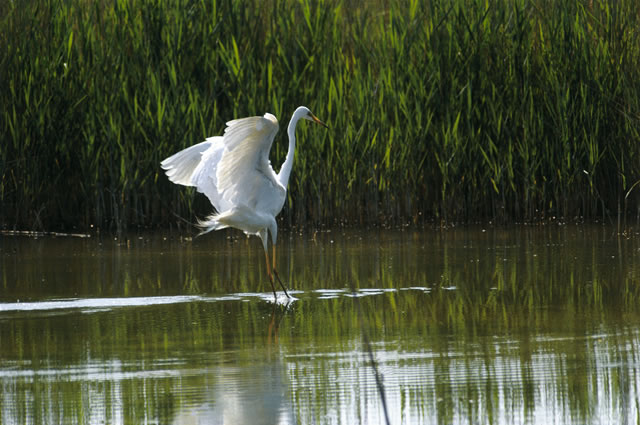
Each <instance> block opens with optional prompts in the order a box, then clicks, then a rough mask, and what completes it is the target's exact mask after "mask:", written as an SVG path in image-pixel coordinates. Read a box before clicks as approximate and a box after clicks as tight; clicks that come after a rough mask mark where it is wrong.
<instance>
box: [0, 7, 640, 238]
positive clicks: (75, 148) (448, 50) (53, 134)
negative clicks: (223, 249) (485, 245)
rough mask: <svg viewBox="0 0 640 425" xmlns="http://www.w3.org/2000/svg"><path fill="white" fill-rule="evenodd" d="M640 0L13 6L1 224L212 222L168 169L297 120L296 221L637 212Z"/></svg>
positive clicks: (288, 212)
mask: <svg viewBox="0 0 640 425" xmlns="http://www.w3.org/2000/svg"><path fill="white" fill-rule="evenodd" d="M639 31H640V9H638V7H637V4H636V2H635V1H632V0H621V1H618V2H607V1H597V0H589V1H587V0H584V1H581V0H572V1H551V0H531V1H526V0H509V1H507V0H503V1H496V2H486V1H480V0H431V1H427V0H410V1H402V2H401V1H390V2H373V3H367V4H366V5H362V4H360V2H354V1H350V0H342V1H341V0H326V1H313V2H312V1H306V0H301V1H275V0H273V1H231V0H229V1H224V0H223V1H216V0H168V1H158V0H130V1H124V0H112V1H111V0H110V1H107V0H98V1H93V2H90V1H87V0H45V1H32V0H15V1H12V2H4V3H3V4H2V5H0V134H1V136H0V137H1V139H2V140H1V143H0V174H1V175H2V179H1V180H0V205H1V207H0V225H1V226H2V227H5V228H28V229H39V228H42V229H46V230H51V229H60V228H81V229H88V228H90V227H91V226H97V227H100V228H111V229H114V228H117V229H126V228H132V227H136V226H173V225H181V223H183V222H184V221H183V219H186V220H187V221H193V218H194V216H196V215H197V216H203V215H205V214H207V213H208V212H209V206H208V203H207V202H206V199H205V198H204V197H202V196H201V195H196V193H195V192H194V191H193V190H185V189H184V188H183V187H178V186H174V185H172V184H171V183H170V182H168V181H167V179H166V178H165V177H164V175H163V174H162V170H161V169H160V168H159V162H160V161H161V160H162V159H163V158H165V157H166V156H168V155H170V154H172V153H173V152H175V151H177V150H179V149H182V148H184V147H186V146H189V145H191V144H194V143H196V142H199V141H201V140H203V139H204V138H205V137H206V136H210V135H215V134H220V133H221V132H222V131H223V128H224V123H225V122H226V121H227V120H230V119H233V118H236V117H243V116H249V115H258V114H259V115H261V114H263V113H264V112H266V111H269V112H271V113H273V114H275V115H276V116H277V117H278V118H279V119H280V123H281V124H280V126H281V132H280V134H279V135H278V136H277V138H276V142H275V143H274V148H273V150H272V158H271V159H272V163H273V164H274V166H275V168H276V169H277V168H278V166H279V164H280V163H281V161H282V160H283V159H284V156H285V155H286V149H287V143H286V135H285V134H284V133H285V132H284V131H283V129H284V128H286V124H287V123H288V119H289V117H290V114H291V113H292V112H293V110H294V109H295V107H297V106H298V105H301V104H304V105H307V106H309V107H310V108H311V109H312V110H313V111H314V113H315V114H316V115H317V116H319V117H320V118H321V119H323V120H324V121H325V122H327V123H328V124H329V126H330V127H331V129H330V130H329V131H324V130H322V129H318V128H308V127H310V126H305V125H301V126H299V129H298V138H299V144H298V150H297V152H296V161H295V165H294V171H293V174H292V178H291V181H290V186H289V189H290V191H289V200H288V202H287V204H286V206H285V209H284V211H283V213H282V215H281V220H282V221H283V222H284V223H286V224H288V225H297V226H316V225H318V224H320V223H322V224H327V225H334V224H405V223H424V222H430V221H435V222H438V223H450V222H469V221H478V220H493V221H499V222H516V221H517V222H522V221H528V222H531V221H538V220H547V219H550V218H553V217H556V218H558V219H566V220H584V219H593V218H604V219H605V220H613V219H615V217H616V216H624V217H626V216H631V217H636V216H637V214H638V211H640V194H639V192H640V187H638V186H634V184H635V183H636V182H638V181H639V180H640V143H639V141H640V134H639V131H640V104H639V102H640V42H639V41H640V40H639Z"/></svg>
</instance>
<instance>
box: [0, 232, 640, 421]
mask: <svg viewBox="0 0 640 425" xmlns="http://www.w3.org/2000/svg"><path fill="white" fill-rule="evenodd" d="M282 233H283V234H282V235H281V241H280V244H279V257H278V264H279V267H280V274H281V276H282V277H283V280H284V281H285V282H287V283H288V285H289V287H290V288H291V291H290V293H291V295H292V296H293V297H294V299H293V300H292V301H291V302H289V303H287V302H286V301H285V297H284V296H283V294H279V298H278V301H277V302H273V295H272V294H271V290H270V286H269V283H268V280H267V279H266V276H265V274H266V271H265V265H264V255H263V252H262V248H261V244H260V243H259V242H258V240H256V239H250V240H247V239H246V238H245V237H244V236H242V235H241V234H239V233H237V232H235V231H229V232H227V233H223V232H219V233H217V234H215V235H207V236H205V237H202V238H197V239H194V240H189V239H183V238H180V236H179V235H176V234H171V235H164V236H163V235H153V236H149V235H142V236H131V237H129V238H119V239H115V238H112V237H106V236H102V237H101V236H93V237H91V238H87V239H80V238H65V237H55V238H54V237H44V238H28V237H23V236H11V237H9V236H0V285H1V286H2V290H1V291H0V423H2V424H14V423H15V424H29V423H69V424H73V423H80V424H85V423H87V424H100V423H105V424H119V423H127V424H128V423H136V424H144V423H148V424H166V423H173V424H195V423H202V424H204V423H207V424H223V423H224V424H247V423H252V424H261V423H263V424H289V423H305V424H306V423H317V424H353V423H363V424H378V423H384V412H383V407H382V402H381V395H380V388H379V387H378V385H376V379H375V373H374V370H373V368H372V367H371V363H370V362H369V357H368V352H367V345H366V343H367V342H369V343H370V347H371V349H372V354H373V356H374V358H375V361H376V366H377V369H378V371H379V372H380V375H381V377H382V383H383V388H384V394H385V398H386V405H387V408H388V413H389V419H390V421H391V423H392V424H420V423H424V424H439V423H452V424H457V423H464V424H469V423H483V424H484V423H493V424H519V423H520V424H528V423H532V424H537V423H539V424H546V423H556V424H567V423H638V420H639V419H638V418H639V417H640V407H639V404H638V401H637V400H638V399H640V394H639V391H640V354H639V353H640V314H639V313H640V303H639V301H640V238H639V237H638V235H632V237H625V236H618V235H616V234H615V232H614V231H613V230H612V229H610V228H603V227H583V226H543V227H513V228H506V229H505V228H500V229H495V228H488V229H482V228H464V229H453V230H447V231H431V230H427V231H410V230H406V231H361V232H360V231H346V232H342V231H333V232H318V233H304V234H302V235H300V234H288V235H287V234H286V233H285V232H282Z"/></svg>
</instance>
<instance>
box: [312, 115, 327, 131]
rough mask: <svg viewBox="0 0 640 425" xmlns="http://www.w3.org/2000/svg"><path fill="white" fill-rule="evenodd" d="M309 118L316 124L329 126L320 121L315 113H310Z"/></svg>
mask: <svg viewBox="0 0 640 425" xmlns="http://www.w3.org/2000/svg"><path fill="white" fill-rule="evenodd" d="M311 119H312V120H313V122H315V123H316V124H320V125H321V126H323V127H325V128H329V126H328V125H326V124H325V123H323V122H322V121H320V120H319V119H318V117H316V116H315V115H313V114H311Z"/></svg>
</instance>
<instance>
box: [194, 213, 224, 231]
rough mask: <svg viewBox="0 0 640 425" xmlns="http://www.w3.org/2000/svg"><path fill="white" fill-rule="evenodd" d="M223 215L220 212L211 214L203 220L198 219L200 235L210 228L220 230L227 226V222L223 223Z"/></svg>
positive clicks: (210, 229)
mask: <svg viewBox="0 0 640 425" xmlns="http://www.w3.org/2000/svg"><path fill="white" fill-rule="evenodd" d="M221 219H222V220H223V221H224V217H223V216H222V215H221V214H211V215H210V216H209V217H207V218H206V219H204V220H198V227H199V228H200V234H199V235H198V236H200V235H204V234H205V233H209V232H211V231H212V230H220V229H224V228H226V227H229V225H228V224H225V223H223V222H222V221H220V220H221Z"/></svg>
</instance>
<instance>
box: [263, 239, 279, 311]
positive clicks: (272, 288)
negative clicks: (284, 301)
mask: <svg viewBox="0 0 640 425" xmlns="http://www.w3.org/2000/svg"><path fill="white" fill-rule="evenodd" d="M264 258H265V260H266V261H267V274H268V275H269V283H271V290H272V291H273V298H275V299H276V300H277V299H278V295H276V287H275V286H274V285H273V274H272V273H271V264H269V251H267V250H266V249H265V250H264Z"/></svg>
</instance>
